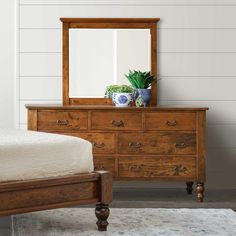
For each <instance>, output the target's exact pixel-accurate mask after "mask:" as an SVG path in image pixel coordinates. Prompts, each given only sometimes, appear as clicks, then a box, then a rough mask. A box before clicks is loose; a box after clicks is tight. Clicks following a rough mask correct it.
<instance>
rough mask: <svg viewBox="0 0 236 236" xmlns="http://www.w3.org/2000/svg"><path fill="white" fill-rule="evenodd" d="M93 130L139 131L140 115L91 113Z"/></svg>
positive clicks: (129, 113) (140, 126)
mask: <svg viewBox="0 0 236 236" xmlns="http://www.w3.org/2000/svg"><path fill="white" fill-rule="evenodd" d="M91 129H93V130H141V129H142V114H141V113H138V112H135V113H132V112H92V120H91Z"/></svg>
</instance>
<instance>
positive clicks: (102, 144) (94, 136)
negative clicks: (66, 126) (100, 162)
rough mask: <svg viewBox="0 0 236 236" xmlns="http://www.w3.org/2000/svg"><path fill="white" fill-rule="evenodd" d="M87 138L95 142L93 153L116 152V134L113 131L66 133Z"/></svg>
mask: <svg viewBox="0 0 236 236" xmlns="http://www.w3.org/2000/svg"><path fill="white" fill-rule="evenodd" d="M64 134H66V135H71V136H76V137H80V138H82V139H86V140H88V141H89V142H91V143H92V144H93V153H94V154H97V153H99V154H102V153H110V154H113V153H115V134H111V133H77V132H76V133H68V132H66V133H64Z"/></svg>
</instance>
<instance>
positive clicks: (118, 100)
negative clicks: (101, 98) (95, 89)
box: [105, 85, 134, 107]
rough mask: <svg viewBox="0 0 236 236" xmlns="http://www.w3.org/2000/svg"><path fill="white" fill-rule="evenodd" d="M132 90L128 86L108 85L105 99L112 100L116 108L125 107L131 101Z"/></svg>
mask: <svg viewBox="0 0 236 236" xmlns="http://www.w3.org/2000/svg"><path fill="white" fill-rule="evenodd" d="M133 95H134V89H133V88H132V87H131V86H129V85H109V86H107V87H106V92H105V97H106V98H112V101H113V103H114V104H115V105H116V106H117V107H127V106H129V105H130V104H131V102H132V101H133Z"/></svg>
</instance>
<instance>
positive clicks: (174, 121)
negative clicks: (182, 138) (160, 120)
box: [166, 120, 177, 126]
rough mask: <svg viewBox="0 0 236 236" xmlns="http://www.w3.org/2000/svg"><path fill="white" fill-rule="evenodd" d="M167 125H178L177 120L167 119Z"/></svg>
mask: <svg viewBox="0 0 236 236" xmlns="http://www.w3.org/2000/svg"><path fill="white" fill-rule="evenodd" d="M166 125H168V126H176V125H177V121H176V120H173V121H169V120H167V121H166Z"/></svg>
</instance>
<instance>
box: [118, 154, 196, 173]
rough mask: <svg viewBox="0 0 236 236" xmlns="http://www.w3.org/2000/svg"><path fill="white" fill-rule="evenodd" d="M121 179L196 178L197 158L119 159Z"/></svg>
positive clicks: (135, 157)
mask: <svg viewBox="0 0 236 236" xmlns="http://www.w3.org/2000/svg"><path fill="white" fill-rule="evenodd" d="M119 177H121V178H147V177H148V178H152V177H153V178H155V177H174V178H181V177H188V178H195V177H196V157H194V156H187V157H175V156H162V157H153V156H150V157H139V156H128V157H126V156H125V157H120V158H119Z"/></svg>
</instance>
